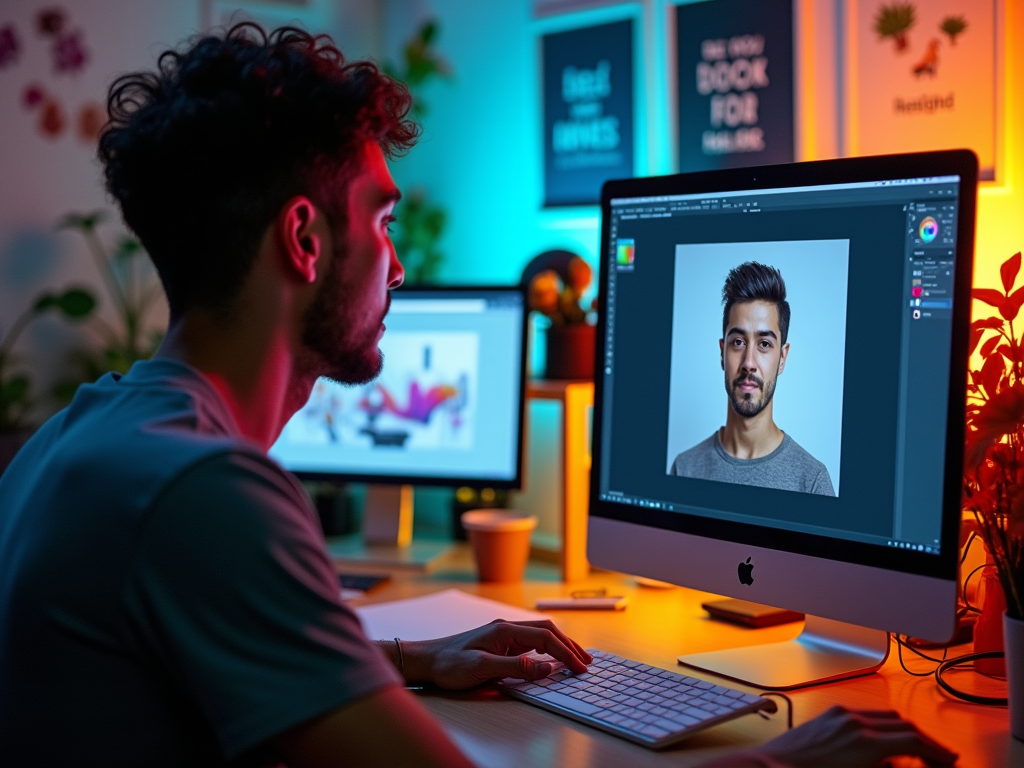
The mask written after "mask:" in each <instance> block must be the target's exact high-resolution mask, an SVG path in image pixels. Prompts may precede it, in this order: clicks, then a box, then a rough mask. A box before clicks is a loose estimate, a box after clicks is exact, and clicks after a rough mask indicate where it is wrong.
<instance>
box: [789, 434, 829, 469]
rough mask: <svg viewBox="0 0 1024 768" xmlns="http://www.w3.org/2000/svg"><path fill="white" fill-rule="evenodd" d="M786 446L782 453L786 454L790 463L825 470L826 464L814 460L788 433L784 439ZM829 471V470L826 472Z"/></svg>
mask: <svg viewBox="0 0 1024 768" xmlns="http://www.w3.org/2000/svg"><path fill="white" fill-rule="evenodd" d="M783 442H784V443H785V445H783V446H782V448H783V450H782V451H780V453H785V454H786V461H787V462H789V463H799V464H805V465H807V466H808V467H814V468H815V469H821V470H824V469H825V464H824V462H821V461H819V460H818V459H816V458H814V456H813V455H812V454H811V453H810V452H809V451H808V450H807V449H806V448H804V447H803V446H802V445H800V443H798V442H797V441H796V440H794V439H793V438H792V436H791V435H790V434H789V433H788V432H787V433H786V436H785V438H784V439H783ZM826 471H827V470H826Z"/></svg>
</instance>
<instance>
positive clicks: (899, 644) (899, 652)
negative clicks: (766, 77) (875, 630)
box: [893, 635, 948, 677]
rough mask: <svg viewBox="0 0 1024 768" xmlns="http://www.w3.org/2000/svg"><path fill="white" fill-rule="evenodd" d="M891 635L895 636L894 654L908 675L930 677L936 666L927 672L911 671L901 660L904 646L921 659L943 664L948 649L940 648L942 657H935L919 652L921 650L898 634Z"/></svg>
mask: <svg viewBox="0 0 1024 768" xmlns="http://www.w3.org/2000/svg"><path fill="white" fill-rule="evenodd" d="M893 637H894V638H896V655H897V656H898V657H899V660H900V666H901V667H903V671H904V672H906V673H907V674H908V675H912V676H913V677H931V676H932V675H933V674H935V671H936V670H937V669H938V667H936V668H935V669H930V670H928V671H927V672H911V671H910V670H909V669H908V668H907V663H906V662H905V661H904V660H903V649H904V648H906V649H907V650H908V651H910V652H911V653H915V654H917V655H918V656H920V657H921V658H922V659H927V660H928V661H932V662H935V664H937V665H939V666H941V665H942V664H944V663H945V661H946V653H947V651H948V649H946V648H943V649H942V658H941V659H936V658H935V657H934V656H929V655H928V654H926V653H921V651H919V650H917V648H915V647H914V646H912V645H910V643H908V642H907V641H906V640H904V639H901V638H900V636H899V635H893Z"/></svg>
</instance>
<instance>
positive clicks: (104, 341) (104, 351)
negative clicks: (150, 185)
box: [54, 211, 164, 403]
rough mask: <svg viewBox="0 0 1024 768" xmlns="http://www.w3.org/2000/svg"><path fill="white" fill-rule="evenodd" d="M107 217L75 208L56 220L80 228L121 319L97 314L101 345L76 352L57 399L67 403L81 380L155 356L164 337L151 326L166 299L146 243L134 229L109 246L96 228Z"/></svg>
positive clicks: (123, 370) (62, 225)
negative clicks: (153, 315)
mask: <svg viewBox="0 0 1024 768" xmlns="http://www.w3.org/2000/svg"><path fill="white" fill-rule="evenodd" d="M105 218H106V215H105V214H104V213H103V212H102V211H95V212H93V213H87V214H79V213H71V214H68V215H67V216H65V217H64V218H63V219H61V221H60V222H59V223H58V225H57V228H58V229H70V230H74V231H77V232H78V233H80V234H81V235H82V237H83V238H84V239H85V242H86V245H87V246H88V248H89V253H90V255H91V256H92V258H93V261H94V262H95V263H96V269H97V270H98V271H99V273H100V277H101V278H102V280H103V284H104V285H105V286H106V288H107V293H108V294H109V296H110V300H111V302H112V303H113V305H114V312H115V314H116V317H117V320H118V322H117V323H116V324H113V325H111V324H110V323H108V322H105V321H104V320H103V319H102V318H100V317H94V318H93V319H92V321H91V325H92V329H93V331H94V332H95V334H96V335H97V336H98V337H99V339H100V344H101V346H100V347H99V348H98V349H84V350H79V351H78V352H77V353H76V354H75V355H74V363H75V365H76V367H77V371H76V374H75V375H74V376H72V377H70V378H67V379H65V380H63V381H61V382H60V383H59V384H58V385H57V386H56V388H55V390H54V395H55V397H56V399H57V400H58V401H60V402H63V403H67V402H70V401H71V398H72V397H74V394H75V390H77V389H78V387H79V385H81V384H85V383H88V382H92V381H95V380H96V379H98V378H99V377H100V376H102V375H103V374H104V373H106V372H107V371H116V372H117V373H126V372H127V371H128V369H129V368H131V366H132V364H133V363H134V362H135V361H136V360H145V359H148V358H150V357H152V356H153V353H154V352H156V350H157V347H159V346H160V342H161V341H162V340H163V332H162V331H159V330H152V329H150V330H148V331H147V323H146V320H147V317H148V316H149V313H150V312H151V311H152V310H153V309H154V307H155V306H156V305H157V304H159V303H160V302H162V301H164V293H163V290H162V288H161V286H160V282H159V280H157V279H156V276H155V273H154V270H153V267H152V264H151V263H150V261H149V259H148V258H147V257H146V252H145V250H143V248H142V245H141V243H139V241H138V240H136V239H135V238H134V237H132V236H130V235H122V236H121V237H120V238H119V239H118V240H117V242H116V245H115V246H114V247H113V248H110V247H108V246H107V245H106V244H105V243H104V241H103V240H102V239H101V238H100V236H99V232H98V231H97V229H98V227H99V225H100V224H101V223H102V222H103V220H104V219H105Z"/></svg>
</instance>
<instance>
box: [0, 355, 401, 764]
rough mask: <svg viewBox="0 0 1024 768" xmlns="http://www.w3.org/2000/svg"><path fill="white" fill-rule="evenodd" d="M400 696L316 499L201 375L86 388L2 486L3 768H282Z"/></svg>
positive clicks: (179, 369)
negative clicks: (285, 733)
mask: <svg viewBox="0 0 1024 768" xmlns="http://www.w3.org/2000/svg"><path fill="white" fill-rule="evenodd" d="M400 681H401V679H400V677H399V675H398V673H397V671H396V670H395V669H394V667H393V666H392V665H391V664H390V663H389V662H388V660H387V659H386V658H385V657H384V655H383V654H382V653H381V651H380V649H378V648H377V647H376V645H375V644H373V643H372V642H370V641H369V640H368V639H367V638H366V637H365V635H364V634H363V632H362V629H361V626H360V624H359V620H358V618H357V617H356V616H355V614H354V613H353V612H352V611H351V609H349V608H348V607H347V606H345V605H344V604H343V603H342V602H341V600H340V592H339V586H338V580H337V577H336V575H335V573H334V569H333V567H332V565H331V562H330V559H329V557H328V555H327V552H326V550H325V547H324V542H323V536H322V534H321V532H320V528H319V523H318V521H317V518H316V515H315V512H314V511H313V510H312V508H311V505H310V503H309V500H308V498H307V497H306V495H305V493H304V491H303V490H302V487H301V486H300V485H299V484H298V483H297V482H296V481H295V479H294V478H293V477H292V476H291V475H290V474H288V473H287V472H285V471H284V470H282V469H281V468H280V467H279V466H278V465H277V464H275V463H274V462H273V461H271V460H270V459H268V458H267V457H266V456H265V455H264V454H263V453H262V452H261V451H260V450H259V449H258V448H257V447H256V446H254V445H251V444H249V443H248V442H246V441H245V440H244V439H243V438H242V437H241V435H240V433H239V431H238V428H237V426H236V425H235V422H234V420H233V418H232V415H231V413H230V411H229V410H228V409H227V407H226V406H225V404H224V403H223V401H222V400H221V398H220V396H219V395H218V393H217V391H216V390H215V389H214V388H213V386H212V385H211V384H210V383H209V382H208V381H207V380H206V379H205V378H203V377H202V376H201V375H200V374H199V373H198V372H197V371H195V370H193V369H191V368H189V367H188V366H185V365H183V364H181V363H177V362H175V361H171V360H166V359H158V360H152V361H149V362H145V363H137V364H136V365H135V366H134V367H133V368H132V370H131V371H130V372H129V373H128V374H127V375H125V376H123V377H119V376H116V375H110V374H108V375H107V376H105V377H104V378H102V379H101V380H100V381H98V382H97V383H96V384H94V385H90V386H87V387H83V388H81V389H80V390H79V392H78V394H77V395H76V396H75V399H74V401H73V402H72V404H71V405H70V406H69V407H68V408H67V409H65V410H64V411H62V412H61V413H59V414H58V415H57V416H55V417H54V418H53V419H51V420H50V421H49V422H47V424H45V425H44V426H43V427H42V428H41V429H40V430H39V431H38V432H37V433H36V435H34V436H33V438H32V439H31V440H30V441H29V442H28V443H27V444H26V446H25V447H24V448H23V450H22V451H21V452H20V453H19V454H18V456H17V457H16V458H15V460H14V462H13V463H12V464H11V465H10V467H9V468H8V470H7V471H6V472H5V473H4V474H3V476H2V477H0V692H2V693H0V764H2V765H5V766H8V765H9V766H20V765H100V764H102V765H105V766H139V765H146V766H165V765H174V766H186V765H187V766H206V765H225V764H228V763H229V762H230V763H231V764H235V765H238V764H245V765H250V764H264V763H266V762H268V761H271V760H272V756H270V755H268V754H266V753H265V751H264V750H263V749H261V748H260V745H263V744H264V743H265V742H266V741H267V740H268V739H269V738H270V737H272V736H274V735H275V734H277V733H280V732H281V731H282V730H284V729H286V728H288V727H290V726H293V725H297V724H299V723H301V722H304V721H306V720H308V719H310V718H312V717H315V716H317V715H319V714H323V713H325V712H328V711H330V710H332V709H334V708H336V707H339V706H342V705H345V704H347V703H349V702H352V701H353V700H355V699H358V698H360V697H363V696H366V695H368V694H370V693H372V692H373V691H375V690H378V689H380V688H382V687H384V686H387V685H393V684H398V683H400ZM271 764H273V763H272V762H271Z"/></svg>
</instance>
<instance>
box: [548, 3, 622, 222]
mask: <svg viewBox="0 0 1024 768" xmlns="http://www.w3.org/2000/svg"><path fill="white" fill-rule="evenodd" d="M542 56H543V65H542V66H543V70H542V71H543V73H544V204H545V205H580V204H590V203H596V202H598V201H599V200H600V197H601V185H602V184H603V183H604V182H606V181H607V180H608V179H621V178H627V177H630V176H632V175H633V22H632V21H628V20H627V21H618V22H615V23H613V24H602V25H601V26H597V27H588V28H586V29H574V30H571V31H569V32H558V33H556V34H551V35H544V37H543V42H542Z"/></svg>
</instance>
